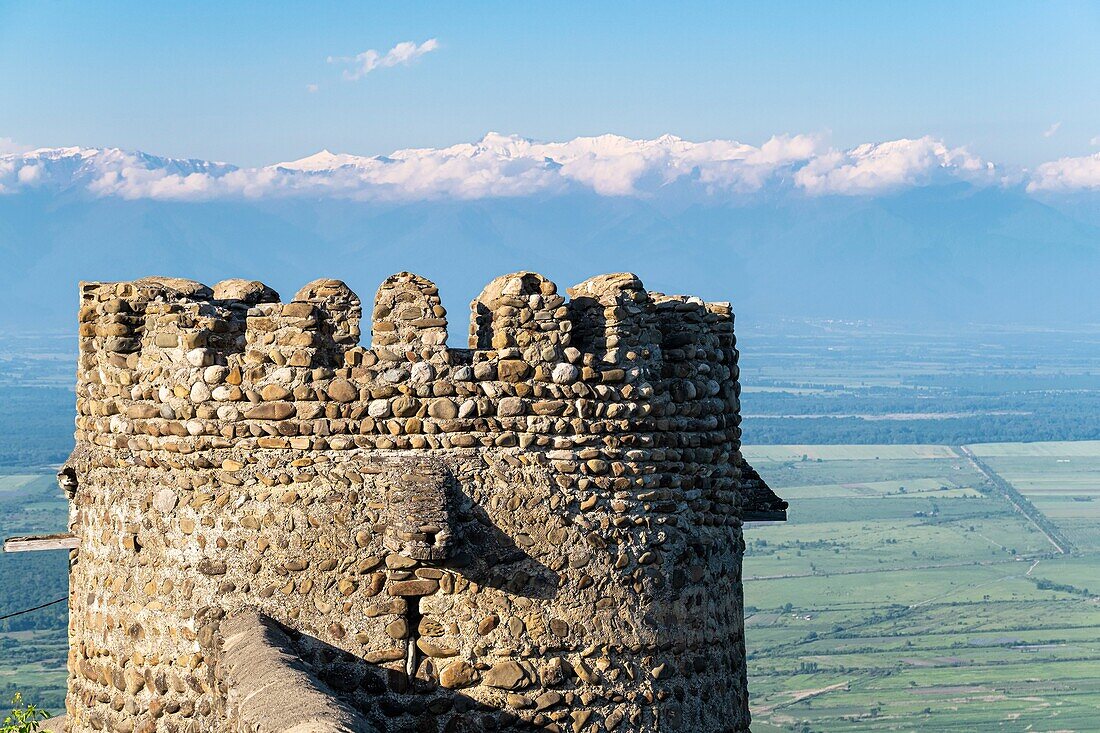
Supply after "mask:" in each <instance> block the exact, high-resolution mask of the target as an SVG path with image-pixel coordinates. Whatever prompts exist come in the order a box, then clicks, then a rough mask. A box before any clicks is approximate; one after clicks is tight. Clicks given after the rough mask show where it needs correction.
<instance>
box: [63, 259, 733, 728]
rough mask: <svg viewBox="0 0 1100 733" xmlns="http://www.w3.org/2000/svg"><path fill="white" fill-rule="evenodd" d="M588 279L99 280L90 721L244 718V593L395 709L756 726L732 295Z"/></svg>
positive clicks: (81, 527) (302, 645) (85, 467)
mask: <svg viewBox="0 0 1100 733" xmlns="http://www.w3.org/2000/svg"><path fill="white" fill-rule="evenodd" d="M569 296H570V299H569V300H566V299H565V298H564V297H562V296H561V295H559V294H558V292H557V288H556V286H555V285H554V284H553V283H552V282H550V281H548V280H546V279H545V278H543V277H542V276H540V275H538V274H536V273H515V274H512V275H507V276H504V277H501V278H498V279H497V280H494V281H493V282H492V283H490V284H489V285H488V286H487V287H486V288H485V290H484V291H483V292H482V294H481V296H479V297H478V299H477V300H475V301H474V303H473V304H472V309H471V310H472V312H471V318H470V347H471V348H470V349H468V350H465V349H452V348H448V347H447V346H446V340H447V319H446V311H445V309H444V308H443V306H442V304H441V303H440V300H439V296H438V292H437V289H436V287H435V286H434V285H433V284H432V283H431V282H430V281H428V280H426V279H424V278H422V277H419V276H416V275H412V274H410V273H400V274H398V275H395V276H393V277H391V278H388V279H387V280H386V281H385V282H384V283H383V284H382V286H381V288H380V289H379V291H378V294H377V296H376V302H375V304H374V307H373V311H372V323H371V328H370V332H371V338H372V345H371V348H366V347H364V346H360V345H358V341H359V336H360V320H361V317H362V307H361V304H360V301H359V299H358V297H357V296H356V295H355V294H354V293H352V292H351V290H349V289H348V288H347V286H345V285H344V284H343V283H342V282H340V281H338V280H319V281H315V282H313V283H310V284H308V285H307V286H305V287H304V288H302V290H301V291H299V292H298V294H297V295H296V296H295V298H294V299H293V300H291V301H289V302H279V300H278V296H277V295H276V294H275V293H274V292H273V291H272V290H271V289H270V288H267V287H266V286H264V285H263V284H261V283H258V282H250V281H241V280H232V281H226V282H222V283H218V284H217V285H215V286H214V287H213V288H209V287H207V286H204V285H202V284H200V283H196V282H191V281H186V280H178V279H170V278H147V279H144V280H138V281H135V282H124V283H83V284H82V285H81V303H82V305H81V309H80V357H79V379H78V384H77V407H78V417H77V421H76V426H77V429H76V438H77V450H76V451H75V452H74V454H73V457H72V458H71V459H70V462H69V464H68V466H67V468H66V472H67V476H68V477H69V480H70V488H71V491H72V492H73V498H72V512H71V521H72V527H71V529H72V531H73V532H74V533H75V534H77V535H78V536H79V537H80V539H81V546H80V550H79V551H77V552H75V553H74V561H73V566H72V577H71V599H70V606H71V614H70V640H71V650H70V655H69V671H70V675H69V693H68V698H67V710H68V721H69V722H68V725H69V729H70V730H71V731H74V732H76V731H79V732H84V731H92V730H107V731H122V732H125V733H129V732H130V731H153V730H164V731H204V732H206V731H231V730H237V729H238V723H236V722H234V721H235V720H236V719H237V717H236V716H235V715H234V714H233V712H232V708H233V705H232V704H231V702H230V701H231V700H232V695H231V694H230V692H231V688H232V687H233V686H234V685H233V684H232V682H231V680H230V676H229V675H227V672H226V661H225V659H224V655H223V653H222V646H223V637H224V636H225V634H224V632H223V629H222V625H223V621H224V620H225V619H226V618H227V617H231V616H234V615H236V614H239V613H244V612H250V613H257V614H263V615H264V616H265V617H269V618H270V619H274V620H275V621H277V622H278V623H279V624H281V625H282V626H283V627H285V629H286V633H287V634H288V635H289V638H291V639H292V641H293V645H294V648H295V649H296V650H297V653H298V654H299V655H300V657H301V660H302V662H303V663H304V664H305V665H306V667H307V668H308V669H309V670H310V672H311V674H313V675H315V676H316V678H317V679H319V680H321V681H322V682H323V683H324V684H325V685H327V686H328V687H329V688H331V689H332V690H335V691H336V692H337V693H338V694H339V696H340V698H341V700H342V701H343V702H344V703H346V704H347V705H350V706H352V707H353V708H354V709H355V710H356V711H357V712H358V713H359V714H360V715H361V716H363V719H364V720H367V721H369V724H370V726H373V728H372V729H377V730H379V731H437V730H438V731H443V730H446V731H465V730H550V731H555V730H556V731H576V732H580V731H597V730H598V731H612V730H621V731H627V730H630V731H658V730H661V731H669V730H684V731H689V730H690V731H703V730H705V731H744V730H748V722H749V715H748V707H747V696H746V670H745V657H744V641H743V608H742V594H741V559H742V552H743V547H744V544H743V541H742V534H741V518H742V510H743V497H742V493H741V491H740V490H739V481H740V477H741V473H742V463H743V462H742V460H741V456H740V453H739V448H740V440H739V438H740V429H739V427H738V424H739V421H740V417H739V414H738V411H739V403H738V395H739V387H738V383H737V375H738V372H737V350H736V348H735V341H734V334H733V315H732V313H731V311H730V307H729V305H728V304H726V303H704V302H703V301H701V300H699V299H698V298H688V297H679V296H675V297H673V296H665V295H661V294H659V293H651V292H648V291H646V290H645V289H644V287H643V286H642V283H641V282H640V281H639V280H638V278H637V277H635V276H633V275H630V274H615V275H604V276H600V277H596V278H592V279H590V280H588V281H585V282H584V283H581V284H580V285H577V286H576V287H574V288H570V289H569ZM238 674H239V672H238Z"/></svg>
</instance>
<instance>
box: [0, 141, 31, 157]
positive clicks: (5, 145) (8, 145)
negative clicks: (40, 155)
mask: <svg viewBox="0 0 1100 733" xmlns="http://www.w3.org/2000/svg"><path fill="white" fill-rule="evenodd" d="M28 150H30V146H27V145H20V144H19V143H17V142H15V141H14V140H12V139H11V138H10V137H0V155H8V154H11V153H25V152H27V151H28Z"/></svg>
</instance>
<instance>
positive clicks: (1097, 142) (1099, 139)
mask: <svg viewBox="0 0 1100 733" xmlns="http://www.w3.org/2000/svg"><path fill="white" fill-rule="evenodd" d="M1089 145H1100V135H1097V136H1096V137H1094V138H1092V139H1091V140H1089Z"/></svg>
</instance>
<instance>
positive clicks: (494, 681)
mask: <svg viewBox="0 0 1100 733" xmlns="http://www.w3.org/2000/svg"><path fill="white" fill-rule="evenodd" d="M482 681H483V682H484V683H485V684H486V685H488V686H489V687H498V688H500V689H502V690H518V689H521V688H523V687H526V686H527V685H528V680H527V673H526V672H524V671H523V667H521V666H519V663H518V662H512V661H508V662H500V663H498V664H494V665H493V666H492V667H491V668H490V669H489V671H488V672H486V673H485V675H484V677H483V679H482Z"/></svg>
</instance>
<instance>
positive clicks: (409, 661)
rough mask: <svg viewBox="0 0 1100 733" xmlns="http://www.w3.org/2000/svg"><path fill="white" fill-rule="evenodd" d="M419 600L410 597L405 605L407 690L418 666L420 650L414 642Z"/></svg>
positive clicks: (418, 616) (418, 634)
mask: <svg viewBox="0 0 1100 733" xmlns="http://www.w3.org/2000/svg"><path fill="white" fill-rule="evenodd" d="M422 618H423V614H421V613H420V598H419V597H418V596H412V597H410V598H409V599H408V600H407V602H406V604H405V624H406V625H407V627H408V632H407V633H406V634H405V675H406V676H407V677H408V680H409V688H410V689H411V688H412V685H413V680H414V679H415V678H416V670H417V668H418V667H419V666H420V649H419V647H417V645H416V642H417V641H418V640H419V639H420V620H421V619H422Z"/></svg>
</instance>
